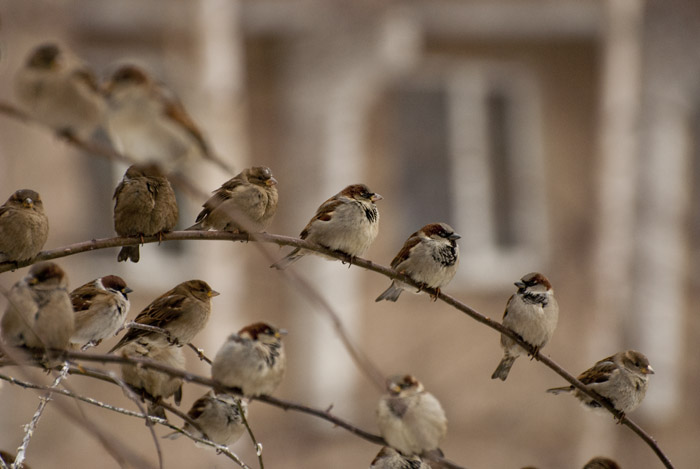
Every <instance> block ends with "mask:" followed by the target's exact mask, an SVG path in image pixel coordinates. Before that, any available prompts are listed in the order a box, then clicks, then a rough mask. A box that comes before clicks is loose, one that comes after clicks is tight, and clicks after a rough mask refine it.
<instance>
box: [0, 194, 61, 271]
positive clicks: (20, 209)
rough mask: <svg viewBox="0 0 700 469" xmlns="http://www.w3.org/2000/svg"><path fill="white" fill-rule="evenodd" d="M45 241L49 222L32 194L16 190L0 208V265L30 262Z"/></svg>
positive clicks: (42, 208) (39, 200) (36, 197)
mask: <svg viewBox="0 0 700 469" xmlns="http://www.w3.org/2000/svg"><path fill="white" fill-rule="evenodd" d="M48 237H49V219H48V217H47V216H46V214H45V213H44V203H43V202H42V201H41V197H39V194H38V193H36V192H35V191H33V190H31V189H21V190H18V191H16V192H15V193H14V194H12V195H11V196H10V198H9V199H7V201H6V202H5V203H4V204H2V206H0V263H2V262H15V263H17V262H20V261H25V260H28V259H32V258H33V257H34V256H36V255H37V254H39V251H41V248H43V247H44V244H45V243H46V239H47V238H48Z"/></svg>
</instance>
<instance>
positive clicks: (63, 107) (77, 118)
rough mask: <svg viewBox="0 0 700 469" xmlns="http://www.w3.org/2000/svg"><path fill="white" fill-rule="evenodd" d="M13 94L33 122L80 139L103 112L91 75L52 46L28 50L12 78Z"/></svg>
mask: <svg viewBox="0 0 700 469" xmlns="http://www.w3.org/2000/svg"><path fill="white" fill-rule="evenodd" d="M15 94H16V96H17V99H18V100H19V102H20V104H21V105H22V107H23V108H24V109H26V111H27V112H28V113H29V114H30V115H31V116H32V117H33V118H34V119H36V120H37V121H39V122H42V123H43V124H45V125H48V126H49V127H51V128H53V129H54V130H56V131H57V132H59V133H62V134H72V135H74V136H77V137H80V138H87V137H89V136H90V134H91V133H92V132H93V131H94V130H95V128H97V126H98V125H100V123H101V122H102V119H103V117H104V112H105V110H106V103H105V101H104V97H103V96H102V94H101V90H100V88H99V85H98V83H97V80H96V79H95V76H94V75H93V73H92V71H91V70H90V69H89V68H88V67H87V66H86V65H85V64H84V63H82V62H81V61H80V60H79V59H78V58H77V57H76V56H75V55H74V54H73V53H72V52H70V51H69V50H67V49H66V48H63V49H61V48H59V47H58V45H56V44H53V43H48V44H42V45H40V46H38V47H36V48H35V49H34V50H32V52H31V54H30V55H29V58H28V59H27V61H26V63H25V64H24V66H23V67H22V68H21V69H20V70H19V71H18V72H17V75H16V76H15Z"/></svg>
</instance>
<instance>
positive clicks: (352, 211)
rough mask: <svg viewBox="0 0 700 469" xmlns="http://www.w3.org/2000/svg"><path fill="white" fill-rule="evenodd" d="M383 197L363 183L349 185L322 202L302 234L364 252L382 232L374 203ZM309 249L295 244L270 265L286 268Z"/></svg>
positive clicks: (333, 247) (352, 253)
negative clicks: (282, 256)
mask: <svg viewBox="0 0 700 469" xmlns="http://www.w3.org/2000/svg"><path fill="white" fill-rule="evenodd" d="M381 199H382V196H381V195H379V194H376V193H374V192H372V191H370V190H369V188H368V187H367V186H366V185H364V184H353V185H351V186H348V187H346V188H345V189H343V190H342V191H340V192H338V193H337V194H336V195H334V196H333V197H331V198H330V199H328V200H326V201H325V202H323V203H322V204H321V206H320V207H319V208H318V209H317V210H316V215H314V216H313V218H312V219H311V221H309V223H308V224H307V225H306V227H305V228H304V229H303V230H302V231H301V234H300V235H299V237H300V238H301V239H305V240H307V241H311V242H313V243H316V244H320V245H321V246H323V247H325V248H326V249H330V250H332V251H337V252H340V253H342V254H345V255H346V256H350V257H358V256H361V255H362V254H364V252H365V251H366V250H367V249H368V248H369V246H370V245H371V244H372V242H373V241H374V239H375V238H376V237H377V234H378V233H379V211H378V210H377V206H376V205H375V204H374V203H375V202H376V201H378V200H381ZM307 253H308V251H306V250H304V249H301V248H296V249H294V250H293V251H292V252H290V253H289V254H287V256H285V257H284V258H282V259H280V260H279V261H277V262H275V263H274V264H272V265H271V266H270V267H274V268H275V269H278V270H283V269H285V268H287V267H288V266H289V265H290V264H292V263H293V262H295V261H296V260H298V259H299V258H301V257H302V256H304V255H305V254H307ZM317 255H321V256H323V255H322V254H317ZM323 257H328V258H329V259H335V258H331V257H330V256H323Z"/></svg>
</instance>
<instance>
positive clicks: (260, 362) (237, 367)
mask: <svg viewBox="0 0 700 469" xmlns="http://www.w3.org/2000/svg"><path fill="white" fill-rule="evenodd" d="M286 333H287V332H286V331H285V330H284V329H277V328H276V327H273V326H270V325H269V324H266V323H264V322H258V323H255V324H251V325H249V326H246V327H244V328H243V329H241V330H240V331H239V332H238V333H237V334H231V335H230V336H229V337H228V338H227V339H226V342H224V344H223V345H222V346H221V348H220V349H219V351H218V352H217V353H216V357H214V362H213V363H212V366H211V377H212V378H213V379H214V380H216V381H219V382H220V383H221V384H223V385H224V386H228V387H230V388H238V389H240V390H241V392H242V393H243V395H244V396H246V397H248V396H260V395H270V394H272V393H273V392H274V390H275V389H277V386H279V384H280V383H281V382H282V378H283V377H284V372H285V369H286V361H287V358H286V355H285V352H284V344H283V343H282V336H283V335H285V334H286Z"/></svg>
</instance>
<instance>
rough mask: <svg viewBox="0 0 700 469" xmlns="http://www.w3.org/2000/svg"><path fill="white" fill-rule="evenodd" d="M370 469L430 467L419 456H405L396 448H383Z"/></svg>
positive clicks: (425, 468) (426, 468) (427, 468)
mask: <svg viewBox="0 0 700 469" xmlns="http://www.w3.org/2000/svg"><path fill="white" fill-rule="evenodd" d="M369 469H430V466H429V465H428V464H427V463H425V462H423V460H422V459H421V458H420V457H418V456H404V455H403V454H401V453H399V452H398V451H396V450H395V449H394V448H390V447H389V446H383V447H382V449H381V450H379V453H377V456H375V458H374V459H373V460H372V463H371V464H370V466H369Z"/></svg>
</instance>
